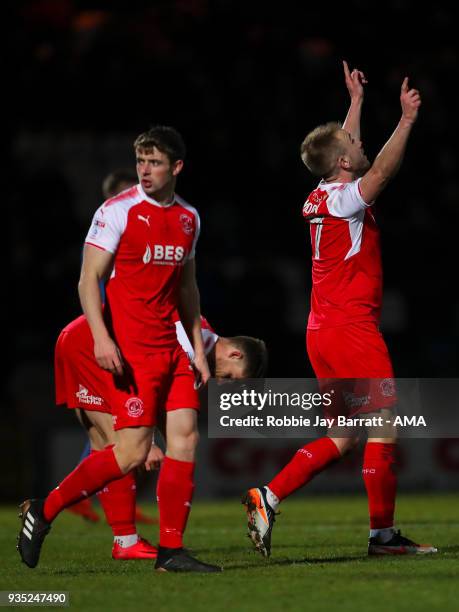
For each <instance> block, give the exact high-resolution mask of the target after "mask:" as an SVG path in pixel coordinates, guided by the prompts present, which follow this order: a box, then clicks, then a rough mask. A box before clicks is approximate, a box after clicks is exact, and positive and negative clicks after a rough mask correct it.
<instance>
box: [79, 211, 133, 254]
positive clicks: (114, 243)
mask: <svg viewBox="0 0 459 612" xmlns="http://www.w3.org/2000/svg"><path fill="white" fill-rule="evenodd" d="M126 223H127V211H126V210H125V209H124V208H123V207H121V206H117V205H116V204H110V205H108V206H106V205H105V204H102V206H101V207H100V208H98V209H97V211H96V213H95V215H94V217H93V220H92V224H91V227H90V228H89V232H88V235H87V236H86V240H85V244H91V245H93V246H96V247H99V248H100V249H103V250H104V251H109V252H110V253H113V254H115V253H116V250H117V248H118V244H119V242H120V238H121V236H122V234H123V232H124V230H125V229H126Z"/></svg>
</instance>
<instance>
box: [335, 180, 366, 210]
mask: <svg viewBox="0 0 459 612" xmlns="http://www.w3.org/2000/svg"><path fill="white" fill-rule="evenodd" d="M361 180H362V179H361V178H359V179H357V180H356V181H353V182H352V183H342V184H341V185H340V187H338V188H337V189H333V190H332V191H331V192H330V195H329V196H328V199H327V208H328V210H329V212H330V214H331V215H332V216H333V217H340V218H342V219H347V218H349V217H354V216H355V215H357V214H358V213H360V212H362V210H365V208H368V207H369V206H371V204H367V203H366V202H365V201H364V199H363V198H362V196H361V194H360V189H359V183H360V181H361Z"/></svg>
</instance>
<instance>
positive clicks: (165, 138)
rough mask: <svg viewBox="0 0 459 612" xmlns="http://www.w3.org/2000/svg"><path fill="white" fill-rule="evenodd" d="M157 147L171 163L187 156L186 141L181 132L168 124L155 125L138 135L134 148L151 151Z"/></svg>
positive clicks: (146, 151)
mask: <svg viewBox="0 0 459 612" xmlns="http://www.w3.org/2000/svg"><path fill="white" fill-rule="evenodd" d="M153 149H157V150H158V151H161V153H164V154H165V155H167V157H168V158H169V161H170V163H171V164H173V163H175V162H176V161H178V160H179V159H181V160H184V159H185V156H186V147H185V142H184V141H183V138H182V136H181V134H179V132H177V130H176V129H175V128H173V127H170V126H168V125H155V126H153V127H152V128H150V129H149V130H148V131H147V132H143V134H140V135H139V136H137V138H136V139H135V141H134V150H135V151H138V150H140V151H143V152H145V153H149V152H151V151H153Z"/></svg>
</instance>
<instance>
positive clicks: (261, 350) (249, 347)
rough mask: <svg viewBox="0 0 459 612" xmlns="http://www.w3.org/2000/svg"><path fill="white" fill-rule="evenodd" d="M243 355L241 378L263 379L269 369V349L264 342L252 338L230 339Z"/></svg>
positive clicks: (234, 337) (238, 337)
mask: <svg viewBox="0 0 459 612" xmlns="http://www.w3.org/2000/svg"><path fill="white" fill-rule="evenodd" d="M228 340H229V341H230V343H231V345H232V346H233V347H234V348H235V349H237V350H238V351H239V352H240V354H241V359H240V368H241V369H240V378H263V376H265V375H266V371H267V369H268V349H267V348H266V344H265V343H264V342H263V340H260V339H259V338H252V337H251V336H233V337H232V338H228Z"/></svg>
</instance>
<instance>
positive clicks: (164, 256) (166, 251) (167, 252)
mask: <svg viewBox="0 0 459 612" xmlns="http://www.w3.org/2000/svg"><path fill="white" fill-rule="evenodd" d="M185 254H186V250H185V248H184V247H182V246H176V245H174V244H154V245H153V248H152V247H150V245H149V244H147V248H146V249H145V253H144V254H143V258H142V261H143V263H144V264H148V263H150V262H151V263H152V264H154V265H163V266H176V265H180V264H181V263H182V262H183V260H184V259H185Z"/></svg>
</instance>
